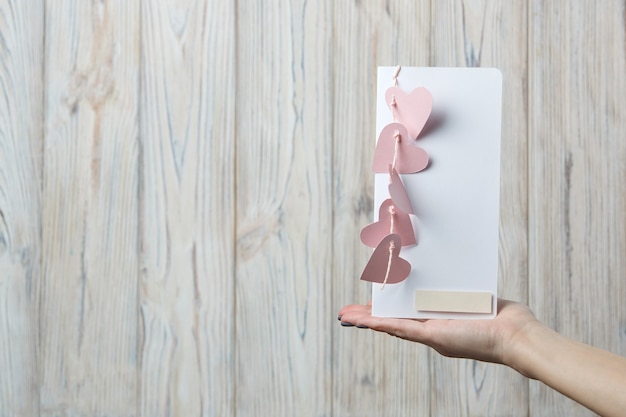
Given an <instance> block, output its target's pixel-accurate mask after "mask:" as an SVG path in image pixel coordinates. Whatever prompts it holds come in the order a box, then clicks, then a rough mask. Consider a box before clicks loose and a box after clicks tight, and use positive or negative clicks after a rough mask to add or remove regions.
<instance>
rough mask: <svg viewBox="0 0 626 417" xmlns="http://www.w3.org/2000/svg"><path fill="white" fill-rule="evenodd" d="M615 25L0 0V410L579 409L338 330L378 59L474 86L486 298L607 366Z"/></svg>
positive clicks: (621, 203) (613, 299) (365, 8)
mask: <svg viewBox="0 0 626 417" xmlns="http://www.w3.org/2000/svg"><path fill="white" fill-rule="evenodd" d="M625 8H626V5H625V4H624V2H623V1H621V0H600V1H595V0H586V1H570V2H556V1H551V0H529V1H520V0H516V1H504V0H502V1H486V0H484V1H480V0H475V1H469V0H466V1H462V0H445V1H436V0H432V1H426V0H424V1H414V0H403V1H401V0H397V1H396V0H386V1H383V0H371V1H370V0H354V1H348V0H334V1H333V0H316V1H306V0H265V1H261V0H239V1H236V2H233V1H224V0H194V1H192V0H180V1H167V0H142V1H139V0H135V1H126V0H117V1H107V0H100V1H82V0H58V1H53V0H28V1H23V0H0V416H24V417H30V416H94V417H95V416H111V417H113V416H120V417H121V416H219V417H223V416H224V417H226V416H272V417H280V416H290V417H291V416H315V417H317V416H333V417H339V416H342V417H368V416H371V417H378V416H528V415H532V416H585V415H590V414H591V413H589V412H588V411H587V410H585V409H583V408H582V407H580V406H578V405H577V404H576V403H574V402H572V401H571V400H568V399H566V398H564V397H563V396H561V395H559V394H556V393H554V392H552V391H551V390H550V389H548V388H546V387H544V386H543V385H541V384H540V383H537V382H534V381H528V380H526V379H525V378H523V377H522V376H520V375H518V374H516V373H515V372H514V371H512V370H510V369H507V368H505V367H502V366H497V365H491V364H484V363H480V362H474V361H469V360H454V359H446V358H442V357H440V356H438V355H437V354H436V353H433V351H431V350H429V349H428V348H425V347H423V346H418V345H415V344H412V343H409V342H404V341H401V340H398V339H394V338H391V337H388V336H386V335H381V334H374V333H372V332H370V331H367V330H357V329H346V328H341V327H340V326H339V325H338V323H337V320H336V313H337V311H338V309H339V308H340V307H341V306H342V305H344V304H348V303H353V302H365V301H366V300H367V299H368V291H369V287H368V285H366V284H364V283H362V282H360V281H359V280H358V276H359V274H360V271H361V269H362V267H363V265H364V264H365V262H366V260H367V257H368V253H369V250H368V249H367V248H365V247H364V246H363V245H361V244H360V242H359V238H358V232H359V230H360V228H361V227H362V226H364V225H365V224H367V223H368V222H369V221H370V219H371V218H372V215H373V210H374V207H373V201H372V197H373V175H372V173H371V172H370V169H369V167H370V161H371V159H372V155H373V145H372V144H373V140H374V137H373V136H372V135H373V132H374V112H375V106H374V99H375V98H374V94H375V71H376V66H377V65H396V64H402V65H405V66H486V67H488V66H494V67H498V68H500V69H501V70H502V72H503V74H504V112H503V114H504V116H503V117H504V120H503V147H502V186H501V231H500V282H499V285H500V294H499V295H500V296H501V297H504V298H510V299H515V300H518V301H522V302H525V303H529V304H530V306H531V307H532V308H533V310H534V311H535V312H536V314H537V316H538V317H539V318H540V319H541V320H543V321H545V322H546V323H547V324H549V325H550V326H551V327H553V328H555V329H556V330H558V331H560V332H562V333H563V334H565V335H567V336H570V337H573V338H576V339H578V340H581V341H584V342H587V343H591V344H593V345H596V346H599V347H601V348H605V349H609V350H611V351H613V352H616V353H618V354H622V355H626V308H625V307H624V306H625V305H626V284H625V283H624V280H625V279H626V220H625V217H626V162H625V161H626V99H625V97H626V74H625V73H626V38H625V37H626V23H625V22H626V17H625V16H626V10H625Z"/></svg>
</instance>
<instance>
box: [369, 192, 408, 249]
mask: <svg viewBox="0 0 626 417" xmlns="http://www.w3.org/2000/svg"><path fill="white" fill-rule="evenodd" d="M390 207H394V214H393V226H394V227H393V231H392V230H391V217H392V215H391V213H390V212H389V208H390ZM390 233H394V234H396V235H398V236H399V237H400V240H401V242H402V245H403V246H409V245H415V244H416V243H417V242H416V240H415V231H414V229H413V224H412V223H411V218H410V217H409V215H408V214H407V213H405V212H403V211H402V210H399V209H398V208H397V207H395V206H394V203H393V201H392V200H391V199H390V198H388V199H386V200H385V201H383V203H382V204H381V205H380V208H379V210H378V221H377V222H374V223H372V224H369V225H367V226H365V227H364V228H363V229H362V230H361V242H363V244H364V245H365V246H369V247H370V248H375V247H376V246H378V244H379V243H380V241H381V240H382V239H384V238H385V236H387V235H389V234H390Z"/></svg>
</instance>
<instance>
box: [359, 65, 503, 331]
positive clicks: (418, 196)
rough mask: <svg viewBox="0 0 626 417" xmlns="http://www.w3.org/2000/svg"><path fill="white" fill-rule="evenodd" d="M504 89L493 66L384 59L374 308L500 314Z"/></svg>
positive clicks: (369, 268) (376, 167)
mask: <svg viewBox="0 0 626 417" xmlns="http://www.w3.org/2000/svg"><path fill="white" fill-rule="evenodd" d="M501 95H502V75H501V73H500V72H499V71H498V70H496V69H493V68H416V67H403V68H399V67H379V69H378V91H377V97H378V98H377V113H376V115H377V117H376V132H377V134H376V138H377V141H376V147H375V155H374V163H373V171H374V172H375V174H374V175H375V190H374V203H375V207H376V208H377V210H375V217H374V223H372V224H371V225H366V226H365V227H364V228H363V230H362V233H361V239H362V241H363V242H364V243H365V244H366V245H368V246H371V247H375V249H374V251H373V253H372V256H371V258H370V260H369V261H368V263H367V265H366V266H365V268H364V270H363V274H362V276H361V279H362V280H365V281H370V282H372V283H373V284H372V314H373V315H374V316H379V317H406V318H418V319H428V318H450V319H476V318H492V317H494V316H495V314H496V311H497V305H496V301H497V280H498V276H497V272H498V214H499V185H500V127H501V126H500V125H501V122H500V120H501ZM390 207H392V208H393V212H394V213H395V214H394V215H391V214H390V211H389V210H390ZM407 217H408V221H407ZM392 219H393V221H394V222H395V223H394V224H393V225H392V224H391V220H392ZM409 224H410V225H411V226H409ZM411 228H412V230H411ZM418 236H419V238H418Z"/></svg>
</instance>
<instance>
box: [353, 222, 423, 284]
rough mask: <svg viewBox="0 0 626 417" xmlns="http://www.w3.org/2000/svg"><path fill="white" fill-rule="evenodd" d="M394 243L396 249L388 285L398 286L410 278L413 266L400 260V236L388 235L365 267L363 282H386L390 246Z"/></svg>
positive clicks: (392, 256) (362, 275)
mask: <svg viewBox="0 0 626 417" xmlns="http://www.w3.org/2000/svg"><path fill="white" fill-rule="evenodd" d="M391 242H393V244H394V246H395V247H394V248H393V249H392V250H391V265H390V268H389V275H388V276H387V281H386V284H397V283H398V282H402V281H404V280H405V279H406V277H408V276H409V273H410V272H411V264H410V263H408V262H407V261H406V260H404V259H402V258H400V245H401V242H400V236H398V235H396V234H391V235H387V236H386V237H385V238H384V239H383V240H382V241H381V242H380V244H379V245H378V246H377V247H376V249H374V253H372V256H371V258H370V260H369V261H368V262H367V265H365V269H364V270H363V273H362V274H361V279H362V280H363V281H369V282H378V283H381V284H382V283H383V282H385V275H387V266H388V265H389V245H390V244H391Z"/></svg>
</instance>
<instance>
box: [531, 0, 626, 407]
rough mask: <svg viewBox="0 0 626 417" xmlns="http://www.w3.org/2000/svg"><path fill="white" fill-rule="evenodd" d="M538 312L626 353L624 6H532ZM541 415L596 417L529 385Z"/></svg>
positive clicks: (577, 335)
mask: <svg viewBox="0 0 626 417" xmlns="http://www.w3.org/2000/svg"><path fill="white" fill-rule="evenodd" d="M531 3H532V4H531V7H530V15H531V16H532V20H531V26H530V33H529V35H530V36H529V98H530V100H529V108H530V114H529V135H530V136H529V137H530V151H529V158H530V159H529V162H530V167H531V169H530V171H529V174H530V187H529V203H530V205H529V207H530V209H529V253H530V256H529V262H530V263H529V265H530V277H531V279H530V304H531V306H532V308H533V309H534V311H535V312H536V314H537V316H538V317H539V319H541V320H543V321H544V322H546V323H547V324H548V325H549V326H551V327H553V328H554V329H556V330H557V331H559V332H560V333H562V334H564V335H566V336H569V337H572V338H574V339H577V340H579V341H582V342H585V343H590V344H592V345H595V346H598V347H600V348H605V349H609V350H611V351H613V352H615V353H618V354H621V355H625V354H626V343H625V340H624V339H625V337H624V323H626V310H625V309H624V295H625V294H626V293H625V284H624V277H625V276H626V257H624V253H626V226H625V215H626V205H625V199H624V194H625V193H624V191H625V190H626V168H625V165H624V160H626V142H625V141H624V132H625V131H626V117H625V115H626V102H625V101H624V97H625V96H626V79H625V77H624V74H625V73H626V56H625V52H626V43H625V42H626V41H625V34H626V28H625V26H624V25H625V20H624V16H625V14H624V13H625V10H624V2H623V1H602V2H600V3H597V2H590V1H587V2H576V3H572V4H570V6H569V7H566V8H563V7H559V6H558V5H556V4H555V3H554V2H550V1H533V2H531ZM531 398H532V401H531V402H530V404H531V414H532V415H535V416H553V415H568V416H583V415H592V413H591V412H589V411H587V410H585V409H583V408H582V407H580V406H579V405H578V404H576V403H574V402H573V401H569V400H567V399H564V398H563V397H562V396H560V395H558V394H556V393H554V392H553V391H550V390H549V389H547V388H546V387H545V386H542V385H540V384H536V383H533V384H532V385H531Z"/></svg>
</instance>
